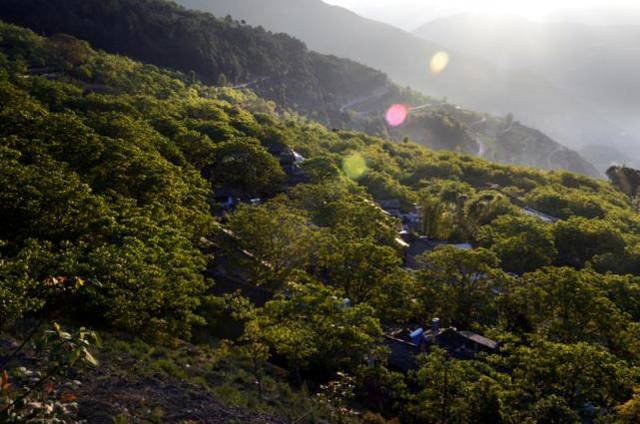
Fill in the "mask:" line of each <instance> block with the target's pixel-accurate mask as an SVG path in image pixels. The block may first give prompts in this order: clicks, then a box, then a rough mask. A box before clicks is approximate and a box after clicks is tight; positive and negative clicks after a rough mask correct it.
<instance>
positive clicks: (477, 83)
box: [178, 0, 634, 147]
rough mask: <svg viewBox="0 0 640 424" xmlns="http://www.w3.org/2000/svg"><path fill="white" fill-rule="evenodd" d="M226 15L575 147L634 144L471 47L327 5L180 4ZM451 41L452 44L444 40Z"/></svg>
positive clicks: (268, 0)
mask: <svg viewBox="0 0 640 424" xmlns="http://www.w3.org/2000/svg"><path fill="white" fill-rule="evenodd" d="M178 1H179V2H180V3H181V4H183V5H186V6H188V7H193V8H199V9H201V10H205V11H209V12H212V13H214V14H218V15H226V14H231V15H233V16H234V17H236V18H238V19H245V20H247V22H249V23H251V24H253V25H263V26H265V27H266V28H268V29H271V30H274V31H282V32H286V33H288V34H291V35H293V36H295V37H297V38H300V39H301V40H303V41H304V42H306V43H307V44H308V45H309V47H310V48H311V49H313V50H317V51H319V52H322V53H327V54H334V55H337V56H340V57H347V58H350V59H353V60H356V61H358V62H360V63H364V64H367V65H369V66H372V67H374V68H376V69H380V70H382V71H384V72H386V73H387V74H389V76H390V77H391V79H393V80H394V81H396V82H398V83H400V84H403V85H409V86H411V87H413V88H416V89H418V90H420V91H422V92H424V93H427V94H429V95H433V96H438V97H447V98H448V99H449V100H451V101H453V102H456V103H460V104H463V105H465V106H468V107H470V108H472V109H476V110H482V111H485V112H489V113H493V114H496V115H500V116H502V115H506V114H507V113H509V112H511V113H514V114H515V115H516V117H517V118H518V119H520V120H521V121H522V122H523V123H524V124H526V125H530V126H534V127H536V128H538V129H540V130H542V131H544V132H545V133H547V134H549V135H550V136H551V137H552V138H554V139H556V140H558V141H559V142H560V143H562V144H565V145H568V146H570V147H580V146H584V145H586V144H605V143H610V142H616V143H617V144H620V145H623V144H625V143H629V142H630V143H631V144H633V140H634V139H633V138H632V137H629V136H627V135H624V133H625V130H624V129H622V127H621V126H620V125H616V124H615V123H614V122H612V121H611V120H610V119H607V118H606V117H605V116H603V115H602V114H601V113H600V111H599V110H598V109H597V108H596V107H594V106H593V105H591V104H590V102H588V101H583V100H582V99H576V98H574V97H575V94H574V93H571V92H565V91H563V90H562V89H561V88H559V87H558V86H556V85H555V84H554V83H553V82H552V81H551V80H549V79H548V78H547V75H546V73H544V72H543V73H537V72H535V71H534V70H531V69H528V68H526V67H522V68H519V69H515V70H514V69H511V68H505V67H502V66H499V64H496V63H495V61H493V60H490V59H488V58H485V57H482V56H478V55H474V54H467V53H465V49H464V48H463V47H464V46H458V45H450V44H448V43H447V42H439V40H437V39H436V40H433V41H431V40H429V41H428V40H425V39H423V38H421V37H418V36H416V35H414V34H410V33H408V32H405V31H402V30H400V29H398V28H395V27H393V26H391V25H387V24H383V23H380V22H376V21H373V20H369V19H366V18H363V17H361V16H358V15H357V14H355V13H353V12H351V11H349V10H347V9H345V8H341V7H337V6H331V5H328V4H326V3H324V2H322V1H321V0H178ZM444 41H447V40H444ZM443 50H444V51H447V52H448V53H449V55H450V57H451V62H450V64H449V66H448V67H447V68H446V70H445V71H444V72H442V73H441V74H439V75H433V74H432V73H431V72H430V71H429V61H430V60H431V58H432V56H433V55H434V54H435V53H436V52H439V51H443Z"/></svg>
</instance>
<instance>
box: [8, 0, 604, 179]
mask: <svg viewBox="0 0 640 424" xmlns="http://www.w3.org/2000/svg"><path fill="white" fill-rule="evenodd" d="M0 19H3V20H4V21H7V22H11V23H15V24H18V25H23V26H26V27H28V28H31V29H32V30H34V31H35V32H37V33H40V34H43V35H55V34H58V33H64V34H70V35H73V36H75V37H77V38H79V39H82V40H87V41H88V42H90V43H91V44H92V45H93V46H94V47H96V48H99V49H104V50H105V51H107V52H109V53H115V54H122V55H126V56H129V57H131V58H133V59H136V60H139V61H142V62H145V63H151V64H155V65H157V66H163V67H168V68H171V69H174V70H178V71H181V72H183V73H185V74H187V75H188V76H189V77H190V78H191V79H192V80H193V79H195V78H197V79H199V80H201V81H203V82H205V83H208V84H211V85H218V86H230V87H236V88H250V89H251V90H253V91H254V92H255V93H257V94H258V95H259V96H260V97H262V98H265V99H268V100H272V101H274V102H275V103H276V104H277V106H278V107H279V108H281V109H282V110H293V111H295V112H297V113H300V114H301V115H304V116H306V117H309V118H311V119H313V120H315V121H317V122H320V123H322V124H324V125H327V126H328V127H329V128H339V129H350V130H358V131H364V132H366V133H368V134H370V135H374V136H381V137H385V138H393V139H396V140H402V139H404V138H405V137H410V138H411V139H413V140H415V141H417V142H418V143H420V144H423V145H425V146H427V147H430V148H433V149H443V150H450V151H456V152H465V153H470V154H474V155H476V154H477V155H478V156H483V157H486V158H488V159H491V160H498V161H500V162H503V163H507V164H519V165H526V166H535V167H538V168H542V169H565V170H569V171H572V172H577V173H581V174H584V175H588V176H599V172H598V170H596V169H595V168H594V166H593V165H591V164H590V163H588V162H587V161H585V160H584V159H583V158H581V157H580V156H579V155H578V154H577V153H576V152H574V151H570V150H568V149H566V148H562V146H560V145H559V144H558V143H556V142H555V141H553V140H551V139H549V138H548V137H546V136H545V135H543V134H540V133H539V132H537V131H535V130H533V129H531V128H527V127H525V126H523V125H518V126H517V127H516V128H514V129H513V130H512V129H511V128H512V127H511V126H510V124H511V120H512V119H511V120H507V119H503V118H492V119H491V121H492V122H495V123H496V125H497V127H499V130H498V131H496V130H495V127H496V125H490V124H487V125H474V123H477V121H478V120H479V119H481V118H482V117H483V115H481V114H478V113H474V112H471V111H467V110H459V107H458V108H456V107H453V106H452V105H448V104H447V102H446V101H442V100H435V99H432V98H428V97H426V96H424V95H422V94H420V93H417V92H416V91H413V90H411V89H410V88H401V87H399V86H397V85H396V84H394V83H393V82H391V81H390V80H389V78H388V77H387V76H386V75H385V74H383V73H382V72H379V71H376V70H374V69H371V68H369V67H366V66H363V65H360V64H358V63H355V62H352V61H350V60H347V59H341V58H337V57H334V56H329V55H321V54H318V53H315V52H313V51H310V50H308V49H307V47H306V46H305V45H304V44H303V43H302V42H301V41H299V40H297V39H294V38H292V37H290V36H288V35H285V34H274V33H271V32H269V31H266V30H265V29H263V28H261V27H257V28H254V27H251V26H249V25H246V24H244V23H243V22H241V21H236V20H234V19H232V18H231V17H230V16H227V17H226V18H216V17H214V16H213V15H211V14H207V13H203V12H196V11H191V10H187V9H184V8H182V7H180V6H177V5H176V4H175V3H172V2H167V1H164V0H142V1H140V0H113V1H102V0H2V7H1V8H0ZM424 60H425V64H426V59H424ZM425 72H427V68H426V66H425ZM394 103H400V104H405V105H410V106H417V107H418V108H419V109H420V113H415V114H413V113H412V115H413V118H412V121H411V123H410V125H408V126H400V127H397V128H391V127H390V126H389V125H387V124H386V122H385V120H384V119H383V116H384V112H385V110H386V109H387V108H388V107H389V105H391V104H394ZM485 140H486V142H485ZM485 144H487V145H488V146H486V147H485V146H484V145H485ZM558 152H560V153H558Z"/></svg>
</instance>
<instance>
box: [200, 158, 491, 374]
mask: <svg viewBox="0 0 640 424" xmlns="http://www.w3.org/2000/svg"><path fill="white" fill-rule="evenodd" d="M269 152H270V153H271V154H272V155H274V156H275V157H276V158H278V160H279V162H280V165H281V166H282V168H283V170H284V171H285V173H286V174H287V177H288V181H287V185H288V186H293V185H295V184H299V183H304V182H306V181H307V179H308V178H307V176H306V175H305V173H304V171H303V170H302V168H301V166H300V165H301V164H302V162H303V161H304V160H305V158H304V157H302V156H301V155H300V154H299V153H297V152H296V151H295V150H293V149H291V148H290V147H287V146H274V147H272V148H270V149H269ZM214 202H215V203H216V206H217V207H218V209H219V210H221V211H223V212H227V211H232V210H233V209H235V207H236V206H237V205H238V204H240V203H252V204H260V203H262V199H259V198H247V197H246V196H245V195H243V193H241V192H239V191H238V190H234V189H231V188H219V189H217V190H216V191H215V194H214ZM377 206H378V207H379V208H380V209H381V210H382V211H384V213H386V214H387V215H389V216H393V217H395V218H397V219H398V220H399V221H400V223H401V230H400V231H399V233H398V237H397V239H396V242H397V244H398V246H399V247H400V248H402V250H403V251H404V259H405V267H406V268H408V269H411V270H418V269H420V268H421V267H423V266H424V264H423V263H422V262H421V261H420V257H421V256H422V255H423V254H424V253H427V252H430V251H433V250H435V249H436V248H438V247H440V246H454V247H455V248H457V249H464V250H466V249H472V246H471V245H470V244H451V243H447V242H444V241H437V240H432V239H429V238H427V237H424V236H420V235H419V234H420V233H421V232H422V210H421V207H420V206H419V205H417V204H414V205H411V206H409V207H407V206H406V205H403V203H402V201H401V200H400V199H387V200H380V201H378V202H377ZM221 237H222V238H221V239H220V240H218V242H221V243H232V244H233V239H234V237H233V234H230V233H228V231H225V230H223V231H222V232H221ZM237 253H238V254H237V255H234V256H237V257H240V258H243V259H241V260H249V261H251V260H255V259H254V258H253V256H252V255H251V253H250V252H246V251H238V252H237ZM229 260H230V259H229V258H225V257H224V256H222V255H216V263H215V264H214V266H213V267H212V268H211V271H210V275H211V276H212V277H213V278H215V280H216V286H215V289H214V290H215V293H214V294H217V295H222V294H225V293H232V292H235V291H237V290H240V292H241V293H242V294H243V295H244V296H245V297H247V298H248V299H249V300H250V301H251V302H252V303H254V304H255V305H257V306H262V305H264V304H265V303H266V302H267V301H269V300H270V299H271V298H272V297H273V292H272V291H270V290H268V289H266V288H263V287H257V286H255V285H253V284H251V282H250V276H249V275H248V274H247V270H246V269H245V267H243V266H238V265H240V264H239V263H230V262H229ZM265 266H268V264H266V265H265ZM350 303H351V301H350V300H348V299H345V307H349V306H350ZM439 324H440V322H439V320H438V319H437V318H435V319H433V321H432V322H431V327H430V328H429V329H427V330H424V329H423V328H422V327H418V326H416V327H417V328H415V329H413V330H409V329H404V328H403V329H398V328H390V329H389V331H388V332H387V334H386V336H385V339H384V344H385V345H386V346H387V347H388V348H389V351H390V356H389V361H388V363H389V365H390V366H391V367H392V368H394V369H397V370H400V371H403V372H407V371H409V370H411V369H414V368H417V366H418V361H417V357H418V356H419V355H420V354H422V353H427V352H429V350H430V349H431V348H432V347H434V346H438V347H440V348H443V349H445V350H446V351H447V352H448V353H449V355H450V356H451V357H453V358H457V359H473V358H475V356H476V355H477V354H478V353H479V352H486V353H495V352H497V351H498V348H499V346H498V343H497V342H495V341H493V340H490V339H488V338H486V337H483V336H481V335H479V334H476V333H473V332H470V331H460V330H458V329H456V328H453V327H449V328H440V325H439Z"/></svg>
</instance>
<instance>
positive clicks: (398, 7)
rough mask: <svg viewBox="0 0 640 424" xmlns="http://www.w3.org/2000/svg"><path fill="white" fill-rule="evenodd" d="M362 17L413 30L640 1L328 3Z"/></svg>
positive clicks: (639, 6) (332, 0) (637, 6)
mask: <svg viewBox="0 0 640 424" xmlns="http://www.w3.org/2000/svg"><path fill="white" fill-rule="evenodd" d="M324 1H325V2H326V3H330V4H336V5H339V6H344V7H347V8H349V9H351V10H353V11H355V12H357V13H359V14H361V15H364V16H366V17H369V18H374V19H377V20H380V21H385V22H389V23H392V24H395V25H398V26H401V27H403V28H405V29H413V28H414V27H415V26H417V25H420V24H422V23H424V22H426V21H429V20H431V19H435V18H438V17H441V16H446V15H450V14H454V13H460V12H474V13H488V14H516V15H521V16H524V17H527V18H531V19H545V18H548V17H550V16H557V14H558V13H561V12H562V16H563V18H566V15H567V11H569V13H571V11H575V12H576V14H581V13H582V12H583V11H585V10H587V9H598V13H596V15H598V14H600V11H601V10H605V11H608V10H612V9H618V10H619V9H620V8H627V7H633V8H634V9H640V0H324Z"/></svg>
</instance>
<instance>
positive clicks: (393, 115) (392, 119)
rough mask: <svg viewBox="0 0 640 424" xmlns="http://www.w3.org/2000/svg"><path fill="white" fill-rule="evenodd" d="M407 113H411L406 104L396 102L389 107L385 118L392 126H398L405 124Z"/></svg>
mask: <svg viewBox="0 0 640 424" xmlns="http://www.w3.org/2000/svg"><path fill="white" fill-rule="evenodd" d="M407 115H409V109H408V108H407V107H406V106H405V105H399V104H396V105H392V106H391V107H390V108H389V109H387V113H386V116H385V118H386V120H387V124H389V125H390V126H392V127H398V126H400V125H402V124H404V121H406V120H407Z"/></svg>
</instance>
